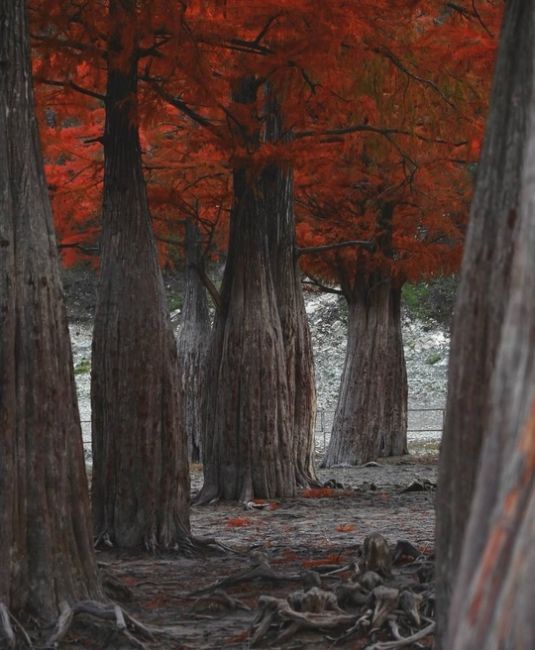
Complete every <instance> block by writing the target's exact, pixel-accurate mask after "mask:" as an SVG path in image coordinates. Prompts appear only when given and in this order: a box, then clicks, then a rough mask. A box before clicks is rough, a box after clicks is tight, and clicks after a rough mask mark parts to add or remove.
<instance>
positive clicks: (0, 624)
mask: <svg viewBox="0 0 535 650" xmlns="http://www.w3.org/2000/svg"><path fill="white" fill-rule="evenodd" d="M9 619H10V616H9V610H8V608H7V607H6V606H5V605H4V603H0V629H1V630H2V633H3V636H4V639H5V640H6V643H7V647H8V648H14V647H15V642H16V639H15V632H14V631H13V627H12V626H11V621H10V620H9Z"/></svg>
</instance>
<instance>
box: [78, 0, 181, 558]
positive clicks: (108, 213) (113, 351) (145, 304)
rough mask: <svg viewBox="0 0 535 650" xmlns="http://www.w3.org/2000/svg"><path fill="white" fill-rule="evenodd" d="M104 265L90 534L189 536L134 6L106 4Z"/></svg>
mask: <svg viewBox="0 0 535 650" xmlns="http://www.w3.org/2000/svg"><path fill="white" fill-rule="evenodd" d="M110 21H111V25H112V32H111V36H110V43H109V50H108V52H109V55H108V83H107V92H106V125H105V134H104V158H105V168H104V205H103V214H102V222H103V225H102V242H101V251H102V254H101V269H100V281H99V290H98V299H97V309H96V316H95V330H94V336H93V357H92V359H93V360H92V377H91V382H92V383H91V406H92V431H93V477H92V500H93V517H94V522H95V532H96V534H97V535H98V536H100V537H102V536H106V537H108V538H109V539H110V540H111V541H112V542H113V543H114V544H117V545H118V546H121V547H139V546H143V547H145V548H149V549H154V548H162V549H168V548H177V547H180V546H181V545H182V544H187V543H188V542H189V537H188V536H189V467H188V458H187V440H186V435H185V430H184V427H183V422H182V418H181V413H182V411H181V407H180V392H179V374H178V365H177V349H176V342H175V339H174V335H173V331H172V326H171V321H170V318H169V313H168V310H167V304H166V298H165V292H164V286H163V281H162V276H161V271H160V267H159V263H158V254H157V250H156V245H155V241H154V235H153V232H152V224H151V218H150V214H149V209H148V204H147V195H146V187H145V181H144V178H143V171H142V166H141V147H140V142H139V133H138V127H137V124H136V118H135V116H136V115H137V105H136V102H137V56H136V53H135V50H134V49H133V51H132V52H131V53H130V56H125V53H124V52H123V48H125V47H128V45H127V44H126V45H125V44H124V43H123V42H122V35H123V34H124V30H125V26H127V27H130V26H131V27H132V29H134V30H135V25H134V24H133V22H134V21H135V4H134V2H133V1H132V2H129V1H128V2H126V1H123V2H119V1H118V0H113V1H112V2H111V3H110Z"/></svg>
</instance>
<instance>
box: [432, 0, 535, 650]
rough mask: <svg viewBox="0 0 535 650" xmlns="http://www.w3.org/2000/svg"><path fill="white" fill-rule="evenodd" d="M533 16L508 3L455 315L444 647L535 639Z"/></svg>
mask: <svg viewBox="0 0 535 650" xmlns="http://www.w3.org/2000/svg"><path fill="white" fill-rule="evenodd" d="M534 24H535V3H534V2H533V1H532V0H529V1H528V2H524V1H522V0H513V1H512V2H510V3H508V4H507V7H506V15H505V20H504V26H503V31H502V38H501V45H500V50H499V55H498V61H497V66H496V72H495V81H494V89H493V95H492V100H491V111H490V115H489V119H488V125H487V132H486V138H485V145H484V150H483V155H482V159H481V162H480V165H479V170H478V179H477V187H476V192H475V196H474V201H473V205H472V213H471V221H470V228H469V232H468V238H467V243H466V251H465V258H464V261H463V268H462V275H461V284H460V289H459V294H458V299H457V307H456V313H455V321H454V336H453V342H452V353H451V360H450V371H449V385H448V405H447V412H446V422H445V431H444V438H443V443H442V451H441V457H440V467H439V492H438V498H437V596H438V603H437V606H438V638H439V642H440V644H441V647H445V648H451V650H453V649H455V650H464V649H468V648H470V649H472V650H476V649H477V650H479V649H481V648H485V649H486V650H489V649H493V648H496V649H498V648H511V649H512V648H523V647H525V648H528V647H535V623H534V621H533V616H532V602H533V596H534V591H533V589H534V587H533V585H535V571H534V567H535V558H534V551H533V549H534V548H535V533H534V529H533V521H534V517H535V491H534V488H535V480H534V472H535V428H534V427H535V414H534V413H533V411H531V415H530V410H531V409H532V404H533V399H534V397H535V300H534V296H535V252H534V251H535V207H534V206H535V182H534V178H533V169H534V167H535V124H534V123H533V115H534V114H535V98H534V96H533V95H534V87H535V85H534V79H533V76H534V57H535V39H534V37H535V31H534ZM452 594H453V595H452ZM450 600H451V603H450ZM448 612H449V628H448V627H447V625H448V624H447V620H448ZM447 630H449V632H447Z"/></svg>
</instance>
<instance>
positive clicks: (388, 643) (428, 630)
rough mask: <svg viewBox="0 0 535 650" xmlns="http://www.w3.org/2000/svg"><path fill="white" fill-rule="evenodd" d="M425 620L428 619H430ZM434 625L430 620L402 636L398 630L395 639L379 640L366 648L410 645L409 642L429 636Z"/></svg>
mask: <svg viewBox="0 0 535 650" xmlns="http://www.w3.org/2000/svg"><path fill="white" fill-rule="evenodd" d="M426 620H427V621H430V619H426ZM435 627H436V624H435V622H434V621H431V622H430V623H429V625H428V626H427V627H424V628H423V629H422V630H419V631H418V632H415V633H414V634H411V636H406V637H402V636H401V635H399V632H398V635H399V638H398V639H396V640H395V641H380V642H378V643H374V644H373V645H370V646H368V647H367V648H366V650H396V648H403V647H404V646H407V645H411V643H416V642H417V641H421V640H422V639H425V637H426V636H429V635H430V634H432V633H433V632H434V631H435Z"/></svg>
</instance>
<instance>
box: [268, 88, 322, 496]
mask: <svg viewBox="0 0 535 650" xmlns="http://www.w3.org/2000/svg"><path fill="white" fill-rule="evenodd" d="M267 94H268V96H267V100H266V112H267V116H266V126H265V133H264V139H265V140H266V141H268V142H277V141H280V140H281V139H283V138H285V137H286V138H288V136H285V134H284V131H283V124H282V116H281V111H280V108H279V107H278V105H277V102H276V98H275V97H274V94H273V92H271V90H270V88H269V86H268V88H267ZM262 181H263V193H264V196H265V198H266V200H267V201H268V207H267V209H268V210H269V211H270V213H271V218H270V220H269V221H268V224H267V226H268V232H267V235H268V242H269V249H270V258H271V267H272V272H273V281H274V283H275V293H276V296H277V305H278V309H279V316H280V319H281V327H282V335H283V339H284V347H285V350H286V367H287V376H288V391H289V405H290V418H291V421H292V422H293V455H294V462H295V473H296V481H297V485H299V486H301V487H306V486H309V485H315V484H318V479H317V476H316V470H315V467H314V451H315V449H314V447H315V439H314V431H315V422H316V381H315V375H314V358H313V352H312V338H311V334H310V328H309V325H308V318H307V314H306V310H305V300H304V297H303V288H302V283H301V272H300V270H299V265H298V262H297V256H296V243H295V216H294V211H293V199H294V186H293V174H292V170H291V168H290V167H289V166H282V165H278V166H275V165H274V166H272V167H271V168H270V169H269V170H266V171H265V173H264V174H263V178H262Z"/></svg>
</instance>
